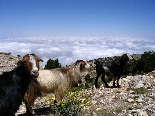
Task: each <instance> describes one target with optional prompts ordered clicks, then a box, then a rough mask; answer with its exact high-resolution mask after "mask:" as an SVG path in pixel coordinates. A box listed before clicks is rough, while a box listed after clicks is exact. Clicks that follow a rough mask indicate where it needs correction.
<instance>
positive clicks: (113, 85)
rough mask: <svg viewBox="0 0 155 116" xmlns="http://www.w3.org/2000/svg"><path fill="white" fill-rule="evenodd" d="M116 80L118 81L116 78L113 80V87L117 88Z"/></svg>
mask: <svg viewBox="0 0 155 116" xmlns="http://www.w3.org/2000/svg"><path fill="white" fill-rule="evenodd" d="M115 80H116V78H115V77H114V78H113V87H114V88H115V87H116V86H115Z"/></svg>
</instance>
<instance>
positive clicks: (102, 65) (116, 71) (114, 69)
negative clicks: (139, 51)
mask: <svg viewBox="0 0 155 116" xmlns="http://www.w3.org/2000/svg"><path fill="white" fill-rule="evenodd" d="M132 59H133V58H132V57H131V56H130V55H129V54H123V55H122V57H121V59H120V60H117V61H115V62H110V61H104V62H99V61H96V63H95V64H96V73H97V77H96V79H95V87H96V88H97V87H98V86H97V82H98V78H99V77H100V76H101V75H102V77H101V79H102V81H103V82H104V84H105V86H106V87H108V84H107V82H106V81H105V75H107V76H110V75H111V76H113V77H114V78H113V87H116V86H115V80H117V87H119V82H118V81H119V79H120V76H121V73H122V71H123V68H124V66H125V64H126V62H127V61H129V60H132Z"/></svg>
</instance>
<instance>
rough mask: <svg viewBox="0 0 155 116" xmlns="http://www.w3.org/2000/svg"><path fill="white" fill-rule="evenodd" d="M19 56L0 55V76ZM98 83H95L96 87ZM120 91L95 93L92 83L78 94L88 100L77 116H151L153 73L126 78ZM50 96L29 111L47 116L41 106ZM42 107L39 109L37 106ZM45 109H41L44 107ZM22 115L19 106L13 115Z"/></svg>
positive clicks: (154, 107) (154, 113)
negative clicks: (83, 94) (81, 93)
mask: <svg viewBox="0 0 155 116" xmlns="http://www.w3.org/2000/svg"><path fill="white" fill-rule="evenodd" d="M19 59H21V57H19V56H14V55H12V54H10V53H3V52H1V53H0V74H2V73H3V72H4V71H10V70H12V69H13V68H14V67H15V66H16V63H17V62H18V60H19ZM94 67H95V65H93V64H92V69H94ZM90 75H91V78H93V77H95V76H96V73H95V70H92V71H91V72H90ZM100 82H101V80H99V84H100ZM119 83H120V85H121V87H120V88H112V83H109V86H110V87H109V88H105V87H104V86H103V84H100V87H99V88H98V89H96V88H95V87H94V81H92V83H91V85H92V86H91V87H90V88H88V89H82V92H84V93H86V95H88V96H89V101H88V104H89V106H84V107H83V109H82V110H81V112H80V113H79V114H78V115H79V116H155V71H152V72H150V73H148V74H145V75H135V76H127V77H126V78H121V79H120V81H119ZM49 98H53V95H52V94H50V95H46V96H43V97H41V98H38V99H37V100H36V101H35V105H34V107H33V109H34V110H35V112H36V113H37V115H39V116H44V115H51V116H52V114H47V112H46V111H47V109H48V107H47V106H48V104H44V103H45V101H46V100H47V99H49ZM40 104H43V105H40ZM44 106H45V107H44ZM25 111H26V109H25V104H24V103H23V104H21V106H20V108H19V110H18V111H17V113H16V116H17V115H22V114H24V113H25Z"/></svg>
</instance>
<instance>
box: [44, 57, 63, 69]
mask: <svg viewBox="0 0 155 116" xmlns="http://www.w3.org/2000/svg"><path fill="white" fill-rule="evenodd" d="M61 67H62V66H61V64H60V63H59V60H58V59H55V60H53V59H49V60H48V61H47V64H46V65H45V68H44V69H47V70H49V69H54V68H61Z"/></svg>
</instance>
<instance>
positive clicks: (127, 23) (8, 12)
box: [0, 0, 155, 39]
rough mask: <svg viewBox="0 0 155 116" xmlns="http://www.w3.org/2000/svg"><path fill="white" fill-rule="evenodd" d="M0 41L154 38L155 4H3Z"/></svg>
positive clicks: (135, 0)
mask: <svg viewBox="0 0 155 116" xmlns="http://www.w3.org/2000/svg"><path fill="white" fill-rule="evenodd" d="M0 15H1V18H0V38H2V39H5V38H16V37H31V36H100V37H102V36H115V37H140V38H141V37H143V38H144V37H145V38H154V36H155V33H154V31H155V1H154V0H0Z"/></svg>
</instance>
